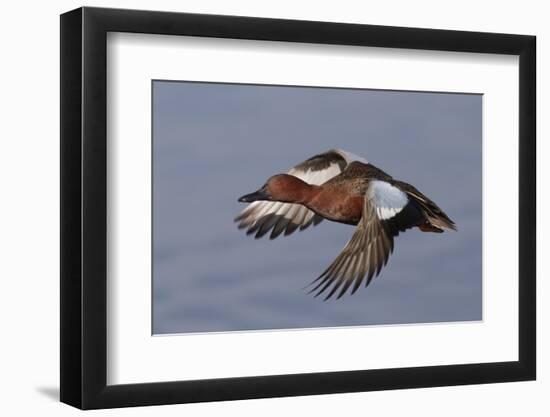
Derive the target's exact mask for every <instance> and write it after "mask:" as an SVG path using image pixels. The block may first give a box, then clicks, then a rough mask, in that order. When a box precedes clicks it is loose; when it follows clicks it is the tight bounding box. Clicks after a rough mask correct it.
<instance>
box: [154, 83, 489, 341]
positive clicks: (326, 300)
mask: <svg viewBox="0 0 550 417" xmlns="http://www.w3.org/2000/svg"><path fill="white" fill-rule="evenodd" d="M152 126H153V128H152V136H153V137H152V147H153V149H152V150H153V160H152V164H153V170H152V172H153V190H152V193H153V198H152V201H153V207H152V209H153V225H152V227H153V242H152V259H153V268H152V288H153V300H152V301H153V302H152V305H153V312H152V313H153V329H152V333H153V334H155V335H162V334H185V333H202V332H228V331H252V330H254V331H259V330H282V329H285V330H288V329H307V328H323V327H325V328H326V327H340V326H366V325H398V324H415V323H441V322H452V321H456V322H464V321H477V320H482V95H480V94H467V93H464V94H457V93H445V92H417V91H393V90H369V89H357V88H327V87H305V86H281V85H254V84H234V83H212V82H188V81H179V80H154V81H152Z"/></svg>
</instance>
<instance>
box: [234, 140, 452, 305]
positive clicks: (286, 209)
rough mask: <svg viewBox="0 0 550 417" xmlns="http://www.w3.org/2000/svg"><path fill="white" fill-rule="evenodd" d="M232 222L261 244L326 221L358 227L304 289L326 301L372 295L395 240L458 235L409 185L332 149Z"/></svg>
mask: <svg viewBox="0 0 550 417" xmlns="http://www.w3.org/2000/svg"><path fill="white" fill-rule="evenodd" d="M238 201H239V202H242V203H248V206H247V207H246V208H244V210H242V211H241V212H240V213H239V214H238V215H237V216H236V217H235V219H234V221H235V222H236V223H238V229H245V230H246V234H247V235H254V237H255V238H256V239H259V238H261V237H263V236H265V235H267V234H268V233H269V238H270V239H276V238H277V237H279V236H281V235H283V236H289V235H291V234H293V233H294V232H295V231H296V230H300V231H303V230H306V229H308V228H310V227H311V226H316V225H318V224H319V223H321V222H322V221H323V220H328V221H332V222H337V223H341V224H346V225H352V226H356V227H355V231H354V233H353V235H352V236H351V238H350V240H349V241H348V242H347V244H346V245H345V246H344V248H343V249H342V250H341V252H340V253H339V254H338V256H337V257H336V258H335V259H334V261H333V262H332V263H331V264H330V265H329V266H328V267H327V268H326V269H325V270H324V272H323V273H322V274H321V275H319V276H318V277H317V278H316V279H315V280H313V281H312V282H311V283H310V284H309V285H308V286H306V288H309V287H311V288H310V290H309V293H314V296H315V297H317V296H319V295H321V294H324V295H325V297H324V300H328V299H329V298H331V297H333V296H334V295H336V298H337V299H339V298H341V297H342V296H343V295H344V294H346V292H348V290H349V293H350V294H354V293H355V292H356V291H357V290H358V289H359V287H360V286H361V284H362V283H363V282H365V287H367V286H368V285H369V284H370V282H371V281H372V279H373V278H374V277H377V276H378V275H379V274H380V272H381V270H382V268H383V267H384V266H385V265H386V264H387V262H388V259H389V256H390V254H392V253H393V249H394V238H395V237H396V236H397V235H398V234H399V233H400V232H404V231H406V230H408V229H412V228H417V229H418V230H420V231H421V232H430V233H443V232H444V231H449V230H457V228H456V224H455V222H454V221H452V220H451V219H450V218H449V216H447V214H445V213H444V212H443V210H441V208H439V206H438V205H437V204H436V203H434V202H433V201H432V200H430V199H429V198H428V197H426V195H424V194H423V193H421V192H420V191H419V190H418V189H416V188H415V187H414V186H412V185H411V184H408V183H406V182H403V181H399V180H396V179H394V178H393V177H391V176H390V175H389V174H387V173H385V172H384V171H382V170H381V169H380V168H377V167H376V166H374V165H372V164H371V163H369V162H368V161H367V160H366V159H364V158H362V157H360V156H357V155H354V154H352V153H350V152H347V151H344V150H342V149H331V150H328V151H326V152H323V153H320V154H317V155H314V156H312V157H311V158H309V159H306V160H305V161H303V162H300V163H299V164H297V165H296V166H294V167H293V168H291V169H290V170H288V171H287V172H285V173H281V174H276V175H273V176H271V177H270V178H269V179H268V180H267V181H266V182H265V184H264V185H263V186H261V187H260V188H259V189H258V190H257V191H255V192H253V193H249V194H245V195H243V196H242V197H240V198H239V199H238Z"/></svg>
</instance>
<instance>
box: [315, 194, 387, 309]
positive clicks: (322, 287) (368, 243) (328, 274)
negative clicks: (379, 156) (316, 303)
mask: <svg viewBox="0 0 550 417" xmlns="http://www.w3.org/2000/svg"><path fill="white" fill-rule="evenodd" d="M369 191H370V187H369V190H368V191H367V193H366V195H365V198H364V200H363V215H362V217H361V220H360V221H359V223H358V224H357V228H356V229H355V232H354V234H353V235H352V237H351V239H350V240H349V242H348V243H347V244H346V246H344V248H343V249H342V251H341V252H340V254H339V255H338V256H337V257H336V259H335V260H334V261H333V262H332V264H330V265H329V267H328V268H327V269H326V270H325V271H324V272H323V273H322V274H321V275H320V276H319V277H318V278H317V279H316V280H315V281H314V282H313V283H315V286H314V287H313V289H311V290H310V292H315V296H316V297H317V296H319V295H320V294H322V293H324V292H325V291H328V293H327V295H326V296H325V300H328V299H329V298H331V297H332V296H333V295H334V294H335V293H336V292H337V291H338V290H339V289H340V291H339V292H338V295H337V298H340V297H342V296H343V295H344V294H345V293H346V292H347V291H348V290H349V288H350V287H351V288H352V290H351V294H353V293H355V292H356V291H357V289H358V288H359V287H360V286H361V283H362V282H363V280H364V279H365V277H366V281H365V285H369V283H370V282H371V280H372V278H374V277H375V276H377V275H379V274H380V271H381V270H382V267H383V266H384V265H386V263H387V262H388V258H389V255H390V253H391V252H392V250H393V236H392V235H391V234H390V232H389V230H388V228H387V227H386V224H385V223H386V221H385V219H384V218H383V217H384V216H385V215H386V214H387V213H383V214H382V215H381V211H380V210H379V206H377V205H376V200H372V199H371V198H370V197H371V196H372V193H369ZM313 283H312V284H313ZM331 286H332V287H331Z"/></svg>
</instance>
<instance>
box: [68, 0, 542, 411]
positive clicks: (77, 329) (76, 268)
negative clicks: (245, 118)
mask: <svg viewBox="0 0 550 417" xmlns="http://www.w3.org/2000/svg"><path fill="white" fill-rule="evenodd" d="M108 32H132V33H148V34H163V35H176V36H177V35H187V36H199V37H216V38H236V39H255V40H266V41H286V42H306V43H319V44H334V45H359V46H371V47H372V46H375V47H384V48H406V49H422V50H441V51H457V52H478V53H491V54H509V55H517V56H519V103H518V105H519V132H518V133H519V155H518V157H519V271H518V273H519V292H518V297H519V329H518V331H519V360H518V361H513V362H496V363H476V364H467V365H458V364H457V365H453V364H451V365H444V366H423V367H411V368H396V369H375V370H356V371H342V372H325V373H308V374H292V375H273V376H255V377H239V378H224V379H208V380H195V381H175V382H161V383H140V384H126V385H107V383H106V375H107V371H106V368H107V343H106V340H107V337H106V336H107V335H106V329H107V313H106V307H107V305H106V299H107V285H106V278H107V277H106V275H107V273H106V245H107V216H106V213H107V172H106V168H107V167H106V161H107V146H106V136H107V133H106V126H107V111H106V92H107V91H106V90H107V88H106V85H107V83H106V81H107V73H106V38H107V33H108ZM535 45H536V38H535V37H534V36H524V35H510V34H495V33H481V32H462V31H449V30H432V29H416V28H403V27H388V26H372V25H358V24H341V23H325V22H312V21H295V20H279V19H265V18H251V17H236V16H218V15H201V14H187V13H171V12H156V11H137V10H120V9H102V8H88V7H84V8H79V9H77V10H73V11H70V12H67V13H65V14H63V15H61V54H60V56H61V309H60V314H61V382H60V383H61V401H62V402H64V403H67V404H70V405H72V406H75V407H78V408H81V409H94V408H111V407H123V406H142V405H155V404H174V403H190V402H201V401H218V400H237V399H249V398H265V397H282V396H299V395H313V394H327V393H343V392H357V391H375V390H388V389H400V388H420V387H434V386H446V385H447V386H448V385H463V384H481V383H495V382H506V381H525V380H533V379H535V377H536V314H535V310H536V285H535V279H536V267H535V265H536V262H535V261H536V259H535V256H536V255H535V254H536V165H535V162H536V145H535V134H536V132H535V105H536V100H535V98H536V97H535V95H536V92H535V60H536V57H535V49H536V48H535Z"/></svg>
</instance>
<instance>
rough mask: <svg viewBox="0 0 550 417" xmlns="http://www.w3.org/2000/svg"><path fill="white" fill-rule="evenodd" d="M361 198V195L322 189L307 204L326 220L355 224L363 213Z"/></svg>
mask: <svg viewBox="0 0 550 417" xmlns="http://www.w3.org/2000/svg"><path fill="white" fill-rule="evenodd" d="M363 198H364V197H363V196H361V195H353V194H349V193H345V192H339V191H334V190H324V191H322V192H320V193H319V194H318V195H317V196H316V197H315V198H314V199H313V200H312V201H311V202H310V204H309V205H308V206H309V208H311V209H312V210H313V211H315V212H316V213H317V214H319V215H320V216H322V217H324V218H326V219H328V220H332V221H335V222H340V223H346V224H352V225H356V224H357V223H358V222H359V220H360V219H361V216H362V215H363Z"/></svg>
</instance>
